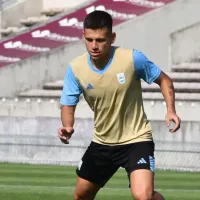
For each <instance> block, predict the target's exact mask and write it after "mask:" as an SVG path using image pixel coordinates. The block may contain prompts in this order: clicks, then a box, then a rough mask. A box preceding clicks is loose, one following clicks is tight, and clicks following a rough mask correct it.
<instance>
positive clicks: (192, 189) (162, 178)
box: [0, 164, 200, 200]
mask: <svg viewBox="0 0 200 200" xmlns="http://www.w3.org/2000/svg"><path fill="white" fill-rule="evenodd" d="M75 181H76V174H75V167H66V166H50V165H22V164H0V199H1V200H71V199H72V197H71V194H72V191H73V189H74V186H75ZM155 189H157V190H158V191H160V192H161V193H162V194H163V195H164V196H165V198H166V200H200V173H191V172H173V171H157V172H156V178H155ZM122 199H123V200H130V199H132V197H131V194H130V191H129V188H128V179H127V176H126V173H125V170H123V169H120V170H118V172H117V173H116V174H115V175H114V176H113V177H112V178H111V180H110V181H109V182H108V183H107V184H106V186H105V188H103V189H102V190H100V192H99V193H98V195H97V197H96V200H122Z"/></svg>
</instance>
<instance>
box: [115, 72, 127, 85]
mask: <svg viewBox="0 0 200 200" xmlns="http://www.w3.org/2000/svg"><path fill="white" fill-rule="evenodd" d="M117 79H118V81H119V83H121V84H123V83H125V81H126V80H125V76H124V73H119V74H117Z"/></svg>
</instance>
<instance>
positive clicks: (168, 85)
mask: <svg viewBox="0 0 200 200" xmlns="http://www.w3.org/2000/svg"><path fill="white" fill-rule="evenodd" d="M154 82H155V83H157V84H158V85H159V86H160V89H161V92H162V94H163V96H164V99H165V102H166V105H167V114H166V116H165V121H166V124H167V126H168V127H169V126H170V121H173V122H174V123H175V127H174V128H172V129H170V132H175V131H177V130H178V129H179V128H180V123H181V120H180V118H179V117H178V115H177V114H176V108H175V92H174V86H173V82H172V80H171V78H170V77H169V76H168V75H167V74H165V73H164V72H161V74H160V76H159V77H158V79H156V80H155V81H154Z"/></svg>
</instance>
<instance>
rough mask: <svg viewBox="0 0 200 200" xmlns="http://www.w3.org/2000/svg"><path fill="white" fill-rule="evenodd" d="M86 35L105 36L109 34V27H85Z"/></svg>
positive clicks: (90, 36)
mask: <svg viewBox="0 0 200 200" xmlns="http://www.w3.org/2000/svg"><path fill="white" fill-rule="evenodd" d="M84 36H85V37H88V38H104V37H107V36H108V29H107V28H103V29H88V28H86V29H84Z"/></svg>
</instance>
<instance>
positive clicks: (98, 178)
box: [73, 142, 119, 200]
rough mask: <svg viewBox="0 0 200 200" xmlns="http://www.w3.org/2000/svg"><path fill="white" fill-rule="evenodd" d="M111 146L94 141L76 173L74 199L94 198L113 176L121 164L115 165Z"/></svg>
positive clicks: (88, 199) (91, 199)
mask: <svg viewBox="0 0 200 200" xmlns="http://www.w3.org/2000/svg"><path fill="white" fill-rule="evenodd" d="M109 152H110V147H106V146H104V145H100V144H96V143H94V142H92V143H91V145H90V146H89V147H88V149H87V150H86V152H85V154H84V155H83V157H82V159H81V161H80V163H79V165H78V168H77V169H76V173H77V175H78V178H77V182H76V188H75V191H74V193H73V199H74V200H93V199H94V198H95V196H96V194H97V192H98V191H99V189H100V188H101V187H103V186H104V185H105V184H106V182H107V181H108V180H109V179H110V178H111V177H112V175H113V174H114V173H115V172H116V171H117V169H118V168H119V166H116V165H113V164H112V160H111V159H110V156H109Z"/></svg>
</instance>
